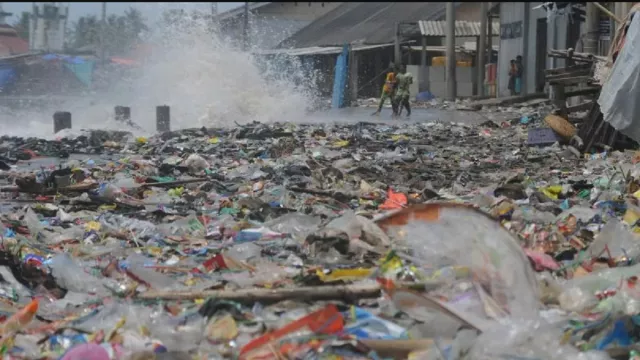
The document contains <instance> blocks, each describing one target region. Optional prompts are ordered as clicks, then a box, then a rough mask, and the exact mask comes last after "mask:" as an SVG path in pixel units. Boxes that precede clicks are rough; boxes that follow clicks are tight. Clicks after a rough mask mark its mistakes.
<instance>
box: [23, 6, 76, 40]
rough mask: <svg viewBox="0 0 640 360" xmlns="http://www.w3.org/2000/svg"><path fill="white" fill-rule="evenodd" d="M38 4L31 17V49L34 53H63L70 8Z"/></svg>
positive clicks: (34, 7)
mask: <svg viewBox="0 0 640 360" xmlns="http://www.w3.org/2000/svg"><path fill="white" fill-rule="evenodd" d="M57 4H59V3H55V2H52V3H49V2H46V3H45V2H36V3H33V10H32V11H31V16H30V17H29V48H30V49H31V50H33V51H63V50H64V36H65V27H66V24H67V18H68V15H69V7H64V6H61V5H57Z"/></svg>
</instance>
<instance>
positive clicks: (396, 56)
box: [393, 23, 402, 66]
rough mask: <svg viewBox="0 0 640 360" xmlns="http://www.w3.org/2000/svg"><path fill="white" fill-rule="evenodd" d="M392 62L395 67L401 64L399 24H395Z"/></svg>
mask: <svg viewBox="0 0 640 360" xmlns="http://www.w3.org/2000/svg"><path fill="white" fill-rule="evenodd" d="M393 50H394V51H393V55H394V56H393V58H394V60H393V62H394V63H395V65H396V66H400V64H402V53H401V51H400V23H396V35H395V37H394V47H393Z"/></svg>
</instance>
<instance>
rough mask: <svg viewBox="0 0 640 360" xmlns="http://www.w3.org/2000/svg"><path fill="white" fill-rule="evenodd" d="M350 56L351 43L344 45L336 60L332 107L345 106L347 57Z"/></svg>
mask: <svg viewBox="0 0 640 360" xmlns="http://www.w3.org/2000/svg"><path fill="white" fill-rule="evenodd" d="M348 56H349V45H344V47H343V48H342V54H340V55H339V56H338V59H337V60H336V71H335V76H334V78H333V97H332V99H331V108H333V109H339V108H343V107H344V90H345V88H346V86H347V57H348Z"/></svg>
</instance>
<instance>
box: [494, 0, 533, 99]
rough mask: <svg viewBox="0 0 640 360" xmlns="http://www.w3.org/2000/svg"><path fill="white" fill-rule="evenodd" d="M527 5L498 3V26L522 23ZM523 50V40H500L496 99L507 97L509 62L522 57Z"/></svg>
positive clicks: (520, 38) (521, 38)
mask: <svg viewBox="0 0 640 360" xmlns="http://www.w3.org/2000/svg"><path fill="white" fill-rule="evenodd" d="M526 4H527V3H522V2H501V3H500V25H502V24H509V23H512V22H516V21H524V7H525V5H526ZM523 49H524V38H523V37H519V38H516V39H501V40H500V51H499V52H498V68H497V70H496V71H497V74H496V77H497V83H498V89H497V90H496V92H497V94H496V95H497V97H502V96H509V90H508V86H509V73H508V72H509V61H511V59H515V58H516V56H518V55H522V53H523Z"/></svg>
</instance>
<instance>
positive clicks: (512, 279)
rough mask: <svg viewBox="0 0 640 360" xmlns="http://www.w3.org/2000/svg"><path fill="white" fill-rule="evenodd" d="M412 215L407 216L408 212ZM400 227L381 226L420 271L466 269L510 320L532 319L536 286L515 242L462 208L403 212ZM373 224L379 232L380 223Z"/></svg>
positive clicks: (496, 225)
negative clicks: (402, 245) (481, 281)
mask: <svg viewBox="0 0 640 360" xmlns="http://www.w3.org/2000/svg"><path fill="white" fill-rule="evenodd" d="M410 211H413V212H410ZM406 214H407V216H408V220H406V225H402V226H398V224H388V225H386V227H387V229H388V233H389V234H390V235H391V237H392V238H395V239H402V240H404V241H405V242H406V243H407V245H408V247H409V248H410V249H413V252H414V259H413V260H416V261H418V263H419V264H422V265H423V267H424V268H430V269H439V268H442V267H446V266H454V265H457V266H466V267H469V268H470V269H471V270H472V272H473V273H474V274H476V275H482V276H485V277H487V279H485V280H486V281H487V282H488V286H489V287H490V289H491V293H492V294H494V298H495V297H496V295H498V297H502V298H503V300H502V301H503V304H502V305H504V306H506V309H507V311H508V313H509V314H510V318H512V319H536V318H538V308H539V306H540V304H539V302H538V298H539V295H538V285H537V281H536V277H535V275H534V272H533V269H532V268H531V266H530V264H529V260H528V259H527V257H526V255H525V254H524V252H523V250H522V248H521V247H520V245H519V244H518V242H517V240H516V239H515V238H514V237H513V236H512V235H511V234H510V233H509V232H508V231H507V230H506V229H504V228H503V227H502V226H501V225H500V224H499V223H498V222H496V221H495V220H493V219H491V218H489V217H488V216H486V215H485V214H484V213H482V212H480V211H478V210H476V209H473V208H471V207H467V206H455V205H451V204H442V205H440V204H428V205H426V206H424V207H423V208H422V209H421V210H415V211H414V210H406ZM379 223H381V224H382V226H383V227H385V225H384V224H385V221H384V220H381V221H379Z"/></svg>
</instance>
